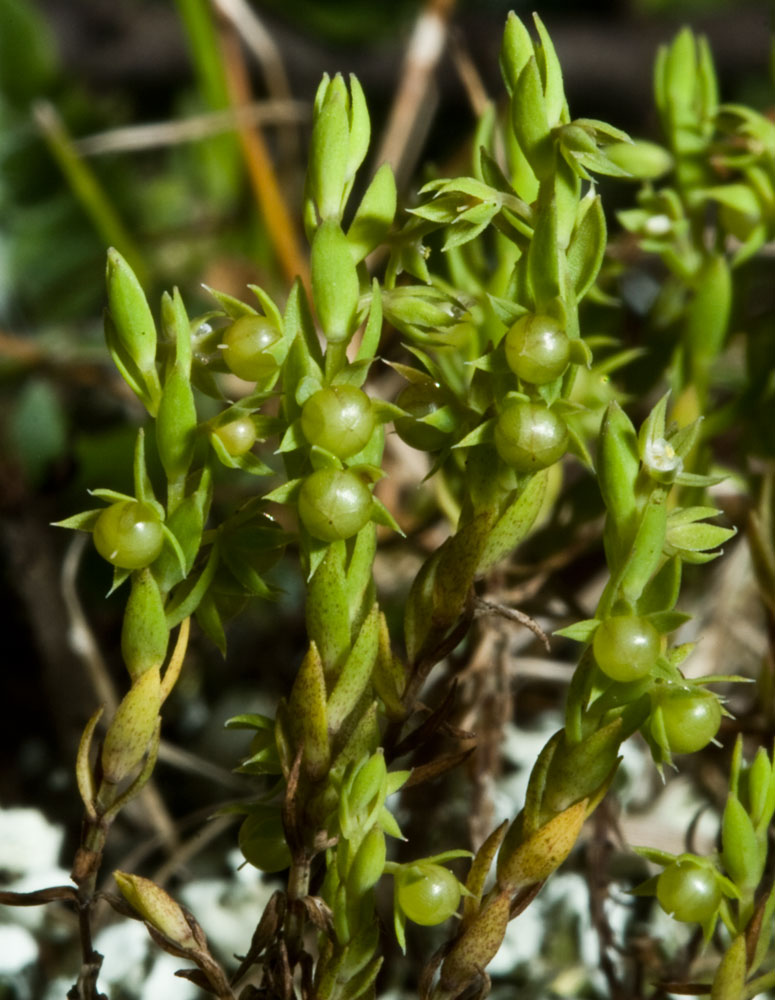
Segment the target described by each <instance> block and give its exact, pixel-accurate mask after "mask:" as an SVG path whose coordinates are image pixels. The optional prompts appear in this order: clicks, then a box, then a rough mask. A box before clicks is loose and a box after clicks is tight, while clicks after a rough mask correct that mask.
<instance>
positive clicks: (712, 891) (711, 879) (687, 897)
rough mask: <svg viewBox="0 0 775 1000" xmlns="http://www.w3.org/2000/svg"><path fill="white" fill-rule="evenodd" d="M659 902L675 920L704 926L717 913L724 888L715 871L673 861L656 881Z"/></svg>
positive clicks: (687, 861) (690, 862)
mask: <svg viewBox="0 0 775 1000" xmlns="http://www.w3.org/2000/svg"><path fill="white" fill-rule="evenodd" d="M657 899H658V900H659V905H660V906H661V907H662V909H663V910H664V911H665V913H670V914H672V916H673V917H674V918H675V919H676V920H681V921H683V922H684V923H702V921H703V920H707V919H708V918H709V917H711V916H712V915H713V914H714V913H715V912H716V910H717V909H718V906H719V903H720V902H721V888H720V887H719V883H718V879H717V878H716V875H715V873H714V872H713V870H712V869H710V868H708V867H706V866H705V865H700V864H698V863H697V862H693V861H691V860H689V859H687V860H685V861H674V862H673V864H672V865H669V866H668V867H667V868H665V870H664V871H663V872H662V874H661V875H660V876H659V878H658V879H657Z"/></svg>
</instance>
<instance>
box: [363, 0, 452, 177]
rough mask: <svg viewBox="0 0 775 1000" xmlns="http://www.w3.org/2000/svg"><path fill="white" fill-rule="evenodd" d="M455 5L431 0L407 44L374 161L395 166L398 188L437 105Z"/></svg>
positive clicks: (410, 168) (414, 160)
mask: <svg viewBox="0 0 775 1000" xmlns="http://www.w3.org/2000/svg"><path fill="white" fill-rule="evenodd" d="M453 7H454V0H428V2H427V3H426V4H425V7H424V8H423V10H422V12H421V13H420V16H419V17H418V18H417V21H416V22H415V26H414V31H413V32H412V37H411V38H410V40H409V45H408V46H407V50H406V55H405V57H404V63H403V66H402V67H401V75H400V78H399V79H400V81H401V82H400V85H399V87H398V91H397V93H396V96H395V99H394V101H393V106H392V108H391V110H390V117H389V119H388V123H387V125H386V126H385V131H384V133H383V135H382V140H381V142H380V146H379V150H378V152H377V156H376V161H375V162H376V163H377V164H381V163H383V162H384V163H389V164H390V165H391V166H392V167H393V172H394V173H395V175H396V181H397V183H398V187H399V189H401V187H402V186H403V183H404V182H405V181H406V180H407V179H408V177H409V175H410V174H411V172H412V170H413V169H414V166H415V164H416V162H417V158H418V156H419V154H420V150H421V148H422V143H423V140H424V139H425V136H426V134H427V131H428V128H429V127H430V122H431V120H432V117H433V113H434V111H435V108H436V95H435V87H434V83H433V73H434V70H435V69H436V66H437V65H438V62H439V59H440V58H441V55H442V53H443V51H444V46H445V44H446V40H447V23H448V21H449V18H450V15H451V13H452V9H453Z"/></svg>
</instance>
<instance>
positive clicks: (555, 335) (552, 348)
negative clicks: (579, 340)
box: [504, 314, 570, 385]
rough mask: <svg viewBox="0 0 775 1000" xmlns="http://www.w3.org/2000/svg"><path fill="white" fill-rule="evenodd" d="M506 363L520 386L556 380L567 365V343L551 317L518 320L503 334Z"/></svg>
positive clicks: (527, 317)
mask: <svg viewBox="0 0 775 1000" xmlns="http://www.w3.org/2000/svg"><path fill="white" fill-rule="evenodd" d="M504 347H505V350H506V363H507V364H508V366H509V368H510V369H511V370H512V371H513V372H514V374H515V375H518V376H519V377H520V378H521V379H522V380H523V381H524V382H531V383H532V384H533V385H544V384H545V383H546V382H552V381H553V380H554V379H556V378H558V377H559V376H560V375H562V373H563V372H564V371H565V369H566V368H567V367H568V362H569V361H570V340H569V339H568V335H567V334H566V333H565V331H564V330H563V328H562V326H561V325H560V324H559V323H558V322H557V320H556V319H553V318H552V317H551V316H536V315H532V314H530V315H527V316H520V318H519V319H518V320H517V321H516V323H514V325H513V326H512V327H511V328H510V329H509V332H508V333H507V334H506V339H505V342H504Z"/></svg>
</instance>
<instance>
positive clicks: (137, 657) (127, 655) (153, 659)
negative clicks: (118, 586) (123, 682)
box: [121, 569, 170, 680]
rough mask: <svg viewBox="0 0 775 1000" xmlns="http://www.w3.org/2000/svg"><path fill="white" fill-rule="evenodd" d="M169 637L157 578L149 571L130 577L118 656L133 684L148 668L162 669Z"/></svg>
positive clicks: (145, 570) (142, 571)
mask: <svg viewBox="0 0 775 1000" xmlns="http://www.w3.org/2000/svg"><path fill="white" fill-rule="evenodd" d="M169 637H170V634H169V629H168V628H167V619H166V617H165V615H164V603H163V601H162V596H161V593H160V591H159V585H158V583H157V582H156V578H155V577H154V575H153V573H151V571H150V570H149V569H143V570H140V571H139V572H137V573H135V574H134V575H133V576H132V591H131V593H130V595H129V600H128V601H127V605H126V611H125V612H124V621H123V625H122V628H121V653H122V655H123V657H124V663H125V664H126V667H127V670H128V671H129V673H130V675H131V677H132V680H135V679H136V678H137V677H139V676H140V674H143V673H145V671H146V670H149V669H150V668H151V667H161V665H162V663H163V662H164V657H165V656H166V654H167V644H168V643H169Z"/></svg>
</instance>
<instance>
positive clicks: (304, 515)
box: [299, 469, 371, 542]
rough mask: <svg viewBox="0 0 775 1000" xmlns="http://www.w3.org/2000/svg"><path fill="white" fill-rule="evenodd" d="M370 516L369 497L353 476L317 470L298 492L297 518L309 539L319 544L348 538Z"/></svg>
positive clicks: (362, 484) (367, 490) (331, 470)
mask: <svg viewBox="0 0 775 1000" xmlns="http://www.w3.org/2000/svg"><path fill="white" fill-rule="evenodd" d="M370 515H371V493H370V491H369V488H368V486H366V484H365V483H364V482H363V480H362V479H360V478H359V477H358V476H357V475H356V474H355V473H354V472H349V471H347V470H341V469H318V471H317V472H313V473H312V475H311V476H308V477H307V479H305V480H304V483H303V484H302V487H301V490H300V492H299V517H300V518H301V521H302V524H303V525H304V527H305V528H306V529H307V531H308V532H309V533H310V535H312V536H313V538H318V539H320V541H323V542H335V541H338V540H339V539H340V538H351V537H352V536H353V535H357V533H358V532H359V531H360V530H361V528H362V527H363V526H364V525H365V524H366V522H367V521H368V520H369V517H370Z"/></svg>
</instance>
